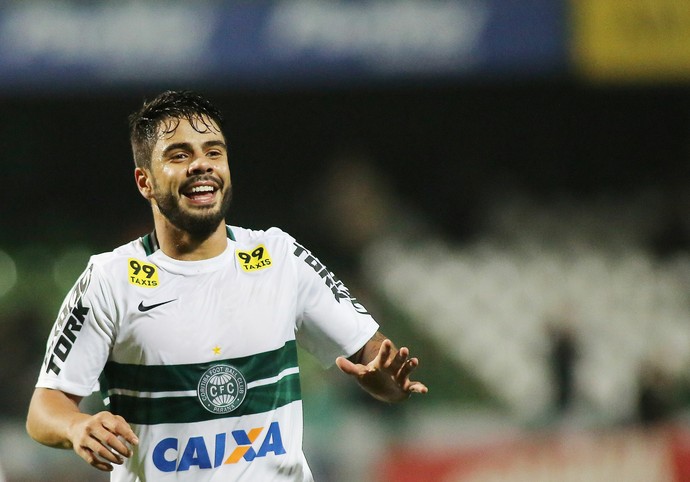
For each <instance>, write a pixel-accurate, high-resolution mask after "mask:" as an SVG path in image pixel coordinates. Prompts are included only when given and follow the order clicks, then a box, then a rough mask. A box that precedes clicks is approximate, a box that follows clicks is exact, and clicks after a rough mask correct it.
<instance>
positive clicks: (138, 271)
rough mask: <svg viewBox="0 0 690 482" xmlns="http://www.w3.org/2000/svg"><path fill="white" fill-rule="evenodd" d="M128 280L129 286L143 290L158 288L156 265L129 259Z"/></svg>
mask: <svg viewBox="0 0 690 482" xmlns="http://www.w3.org/2000/svg"><path fill="white" fill-rule="evenodd" d="M127 264H128V271H129V275H128V279H129V282H130V284H133V285H135V286H141V287H144V288H155V287H156V286H158V268H157V267H156V265H154V264H151V263H146V262H144V261H139V260H138V259H134V258H129V259H128V260H127Z"/></svg>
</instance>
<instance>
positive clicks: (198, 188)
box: [192, 186, 213, 193]
mask: <svg viewBox="0 0 690 482" xmlns="http://www.w3.org/2000/svg"><path fill="white" fill-rule="evenodd" d="M192 192H193V193H196V192H213V186H195V187H193V188H192Z"/></svg>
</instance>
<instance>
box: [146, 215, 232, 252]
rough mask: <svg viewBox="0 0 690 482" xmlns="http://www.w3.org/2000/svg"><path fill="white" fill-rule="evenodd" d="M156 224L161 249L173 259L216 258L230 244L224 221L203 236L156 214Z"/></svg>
mask: <svg viewBox="0 0 690 482" xmlns="http://www.w3.org/2000/svg"><path fill="white" fill-rule="evenodd" d="M154 226H155V228H156V237H157V238H158V245H159V246H160V249H161V251H163V252H164V253H165V254H166V255H167V256H170V257H171V258H173V259H179V260H182V261H199V260H202V259H209V258H214V257H216V256H219V255H220V254H222V253H223V251H225V248H226V247H227V245H228V241H227V237H228V235H227V231H226V227H225V223H224V222H222V223H220V224H218V227H217V228H216V229H215V230H214V231H213V232H211V233H209V234H208V235H203V236H197V235H194V234H191V233H189V232H187V231H184V230H181V229H179V228H178V227H176V226H174V225H172V224H170V222H169V221H168V220H167V219H165V218H164V217H162V216H154Z"/></svg>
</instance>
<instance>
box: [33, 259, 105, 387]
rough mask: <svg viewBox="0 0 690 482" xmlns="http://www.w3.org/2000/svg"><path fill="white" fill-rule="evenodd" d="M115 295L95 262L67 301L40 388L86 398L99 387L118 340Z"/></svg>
mask: <svg viewBox="0 0 690 482" xmlns="http://www.w3.org/2000/svg"><path fill="white" fill-rule="evenodd" d="M112 299H113V298H112V295H111V293H110V289H109V287H108V285H107V283H106V282H105V280H104V279H103V276H102V272H101V270H100V269H99V267H98V265H96V264H94V263H93V258H92V260H91V261H90V262H89V264H88V266H87V268H86V269H85V270H84V272H83V273H82V274H81V276H80V277H79V279H78V280H77V282H76V283H75V284H74V286H73V287H72V289H71V290H70V292H69V293H68V294H67V296H66V297H65V300H64V302H63V303H62V306H61V308H60V312H59V314H58V316H57V319H56V320H55V323H54V325H53V328H52V331H51V333H50V336H49V337H48V342H47V346H46V354H45V359H44V361H43V365H42V366H41V372H40V374H39V376H38V381H37V383H36V386H37V387H43V388H52V389H56V390H61V391H64V392H66V393H70V394H72V395H77V396H82V397H85V396H87V395H89V394H91V393H92V392H93V391H94V390H95V389H96V388H97V386H98V377H99V375H100V374H101V371H102V370H103V367H104V366H105V362H106V361H107V359H108V356H109V353H110V348H111V346H112V343H113V340H114V338H115V336H114V327H115V324H114V322H113V316H112V312H113V311H114V309H113V307H112V304H111V303H112V302H111V300H112Z"/></svg>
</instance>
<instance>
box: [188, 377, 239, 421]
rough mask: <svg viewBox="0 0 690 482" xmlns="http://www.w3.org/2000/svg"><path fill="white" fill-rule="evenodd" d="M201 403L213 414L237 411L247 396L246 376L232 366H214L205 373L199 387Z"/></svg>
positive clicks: (198, 392)
mask: <svg viewBox="0 0 690 482" xmlns="http://www.w3.org/2000/svg"><path fill="white" fill-rule="evenodd" d="M197 394H198V397H199V401H200V402H201V404H202V405H203V406H204V408H205V409H206V410H208V411H209V412H211V413H216V414H219V415H221V414H224V413H230V412H232V411H233V410H236V409H237V407H239V406H240V405H242V402H243V401H244V397H245V396H246V395H247V381H246V380H245V379H244V375H242V373H241V372H240V371H239V370H238V369H237V368H235V367H232V366H230V365H214V366H212V367H211V368H209V369H208V370H206V371H205V372H204V374H203V375H202V376H201V379H200V380H199V386H198V387H197Z"/></svg>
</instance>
